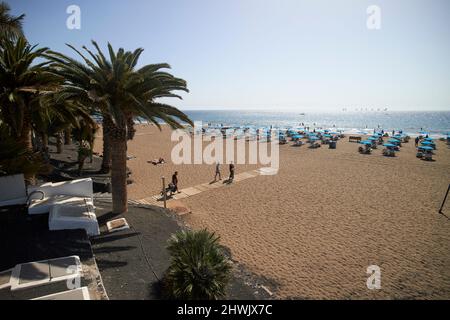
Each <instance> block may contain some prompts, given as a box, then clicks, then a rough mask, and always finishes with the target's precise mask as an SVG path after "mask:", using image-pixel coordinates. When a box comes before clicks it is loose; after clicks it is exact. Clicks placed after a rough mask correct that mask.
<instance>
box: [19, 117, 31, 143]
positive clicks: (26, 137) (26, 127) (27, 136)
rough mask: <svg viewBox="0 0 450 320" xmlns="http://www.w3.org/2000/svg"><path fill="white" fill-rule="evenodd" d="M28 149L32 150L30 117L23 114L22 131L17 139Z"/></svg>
mask: <svg viewBox="0 0 450 320" xmlns="http://www.w3.org/2000/svg"><path fill="white" fill-rule="evenodd" d="M17 142H18V143H19V144H21V145H23V146H24V147H25V148H27V149H28V150H33V142H32V139H31V119H30V115H28V114H25V115H24V117H23V124H22V131H21V132H20V136H19V138H18V141H17Z"/></svg>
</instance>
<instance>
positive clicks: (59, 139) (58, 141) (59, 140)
mask: <svg viewBox="0 0 450 320" xmlns="http://www.w3.org/2000/svg"><path fill="white" fill-rule="evenodd" d="M62 151H63V136H62V132H58V133H57V134H56V152H57V153H62Z"/></svg>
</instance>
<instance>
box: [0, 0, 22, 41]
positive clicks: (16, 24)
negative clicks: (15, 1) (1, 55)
mask: <svg viewBox="0 0 450 320" xmlns="http://www.w3.org/2000/svg"><path fill="white" fill-rule="evenodd" d="M10 11H11V8H10V7H9V5H8V4H7V3H6V2H1V3H0V40H1V39H5V38H14V37H20V36H23V30H22V21H23V18H25V15H24V14H21V15H20V16H17V17H15V16H13V15H11V14H10V13H9V12H10Z"/></svg>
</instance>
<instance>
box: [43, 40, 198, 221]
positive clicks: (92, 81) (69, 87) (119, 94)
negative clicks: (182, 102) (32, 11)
mask: <svg viewBox="0 0 450 320" xmlns="http://www.w3.org/2000/svg"><path fill="white" fill-rule="evenodd" d="M92 44H93V45H94V47H95V49H96V51H97V52H96V53H93V52H92V51H90V50H89V49H88V48H86V47H83V49H84V50H85V51H86V52H87V55H88V56H89V57H86V56H85V55H84V54H83V53H81V52H80V51H79V50H77V49H75V48H74V47H73V46H70V45H69V47H70V48H72V49H73V50H74V51H75V52H76V53H77V54H78V55H79V56H80V57H81V58H82V59H83V61H84V63H80V62H78V61H77V60H75V59H72V58H70V57H67V56H65V55H62V54H59V53H57V52H51V53H49V55H48V58H49V59H51V60H52V61H54V64H53V67H54V70H55V74H57V75H61V76H62V77H64V79H66V84H65V85H64V86H63V89H62V92H63V94H64V95H65V96H66V97H67V98H70V97H76V98H77V99H81V100H82V101H87V100H89V101H91V103H94V104H95V105H96V106H97V108H98V111H100V112H102V113H103V114H106V115H107V116H108V120H111V121H106V122H105V121H104V123H103V125H104V127H105V130H106V131H107V132H108V137H109V139H110V142H111V146H112V149H111V164H112V168H111V185H112V198H113V212H114V213H119V214H120V213H123V212H126V211H127V209H128V207H127V167H126V161H127V140H128V138H132V136H133V132H134V128H133V118H134V117H137V116H141V117H144V118H146V119H147V120H148V121H151V122H152V123H154V124H155V125H156V126H157V127H158V128H160V129H161V126H160V124H159V120H162V121H164V122H166V123H167V124H169V125H170V126H171V127H172V128H182V127H183V126H182V124H181V123H180V122H183V121H184V122H186V123H188V124H192V122H191V120H190V119H189V118H188V117H187V116H186V115H185V114H184V113H183V112H181V111H180V110H178V109H177V108H175V107H173V106H171V105H168V104H164V103H159V102H157V101H156V99H157V98H161V97H175V98H180V99H181V97H180V96H179V95H176V94H174V93H173V92H174V91H176V90H182V91H185V92H188V90H187V88H186V81H184V80H182V79H179V78H176V77H174V76H173V75H171V74H170V73H168V72H165V71H162V69H168V68H170V66H169V65H168V64H165V63H163V64H151V65H146V66H143V67H141V68H139V69H138V68H136V66H137V64H138V60H139V57H140V55H141V54H142V52H143V49H137V50H135V51H134V52H130V51H125V50H124V49H122V48H121V49H119V50H118V51H117V52H115V51H114V49H113V48H112V46H111V45H110V44H109V43H108V51H109V57H108V58H106V56H105V55H104V54H103V52H102V51H101V50H100V48H99V46H98V45H97V43H96V42H94V41H93V42H92Z"/></svg>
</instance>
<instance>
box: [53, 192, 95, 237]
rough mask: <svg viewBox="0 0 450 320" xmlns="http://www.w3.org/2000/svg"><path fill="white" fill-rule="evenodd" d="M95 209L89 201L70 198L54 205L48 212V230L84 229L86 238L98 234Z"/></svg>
mask: <svg viewBox="0 0 450 320" xmlns="http://www.w3.org/2000/svg"><path fill="white" fill-rule="evenodd" d="M94 210H95V208H94V207H93V205H92V204H91V202H90V201H89V200H86V199H82V198H72V199H71V200H70V199H69V200H67V201H65V202H64V203H58V204H56V205H54V206H53V207H52V208H51V210H50V215H49V218H48V227H49V229H50V230H70V229H84V230H86V233H87V235H88V236H97V235H99V234H100V228H99V226H98V221H97V216H96V215H95V213H94Z"/></svg>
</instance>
